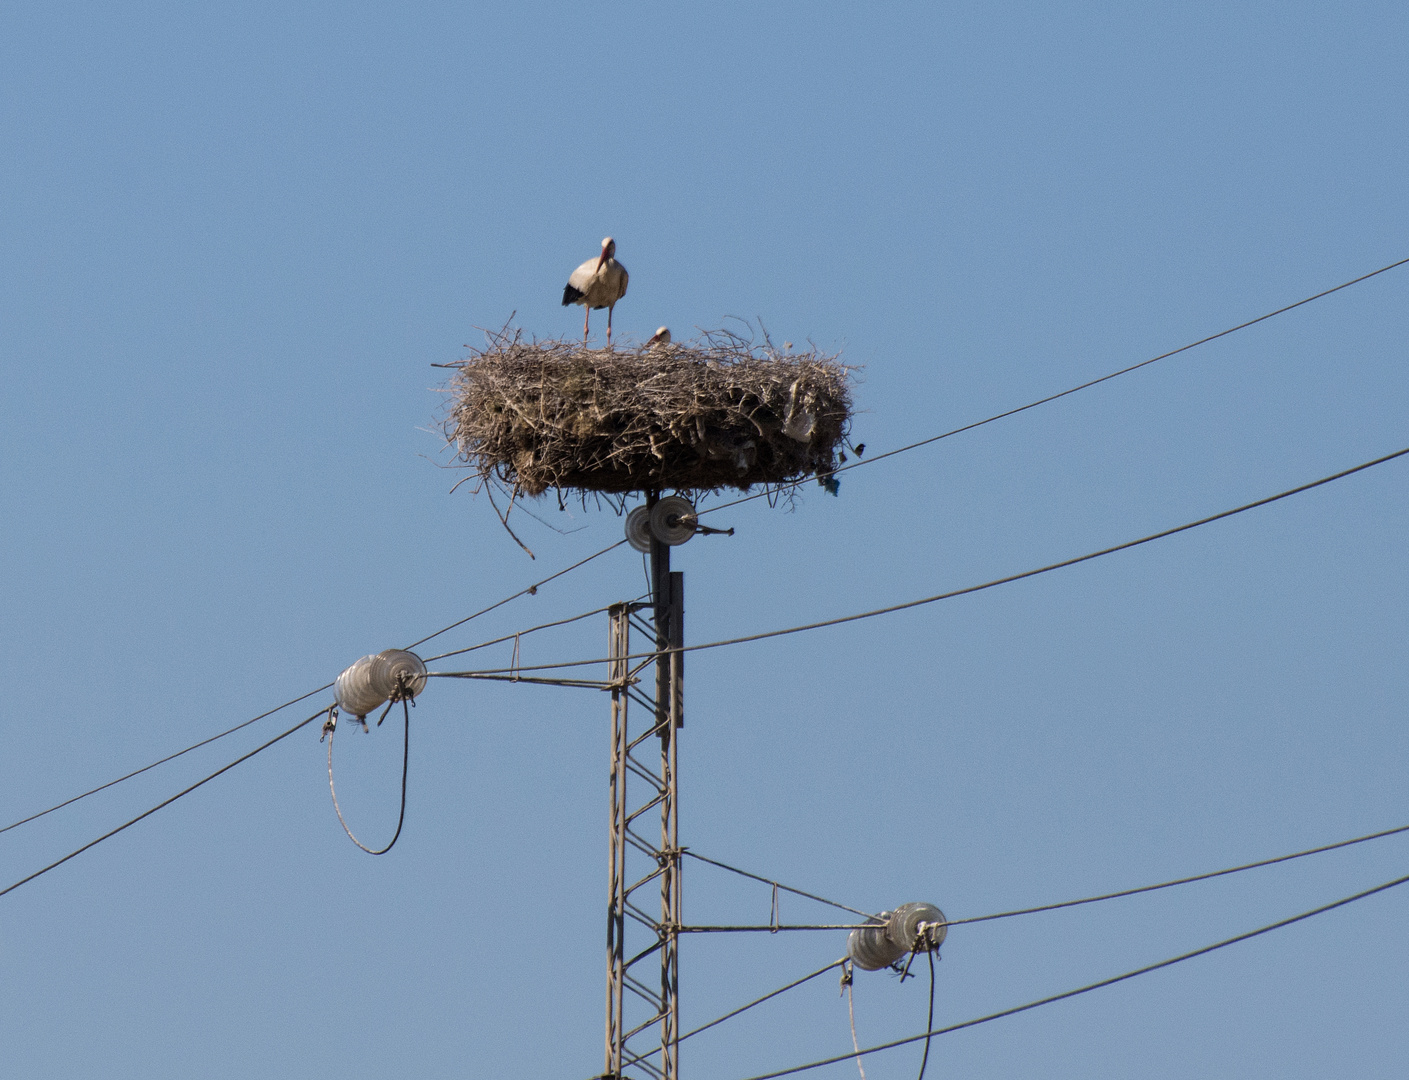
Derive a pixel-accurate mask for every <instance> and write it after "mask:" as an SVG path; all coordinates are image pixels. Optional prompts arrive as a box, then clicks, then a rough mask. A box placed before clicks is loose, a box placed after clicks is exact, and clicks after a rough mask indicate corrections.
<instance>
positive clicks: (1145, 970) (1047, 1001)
mask: <svg viewBox="0 0 1409 1080" xmlns="http://www.w3.org/2000/svg"><path fill="white" fill-rule="evenodd" d="M1406 882H1409V874H1406V875H1405V876H1404V877H1399V878H1395V879H1394V880H1393V881H1386V882H1385V883H1384V884H1382V885H1376V886H1374V887H1373V888H1370V889H1365V890H1364V891H1363V892H1358V893H1355V894H1353V895H1351V896H1346V897H1342V898H1341V899H1340V900H1335V901H1332V902H1331V903H1329V904H1323V905H1321V906H1320V907H1317V908H1312V909H1311V910H1310V911H1303V912H1302V913H1301V914H1300V915H1293V916H1291V917H1290V918H1286V919H1279V920H1278V921H1277V922H1274V923H1269V924H1268V925H1266V926H1260V927H1258V928H1257V929H1256V930H1249V931H1247V932H1246V933H1242V934H1237V935H1235V936H1233V937H1230V938H1224V939H1223V940H1222V941H1216V942H1214V943H1213V944H1212V945H1205V946H1203V947H1202V948H1199V949H1193V950H1191V951H1190V952H1186V953H1180V954H1179V955H1178V956H1171V957H1170V958H1169V959H1168V960H1160V961H1159V962H1158V963H1154V964H1146V965H1145V966H1144V967H1139V968H1136V969H1135V970H1133V971H1127V972H1124V973H1123V974H1120V975H1112V976H1111V977H1110V978H1107V979H1101V980H1100V981H1098V982H1093V983H1087V984H1086V985H1085V986H1079V987H1077V988H1076V989H1075V990H1065V991H1063V992H1062V993H1060V994H1052V995H1051V996H1049V997H1044V998H1038V999H1037V1000H1036V1001H1029V1002H1028V1003H1027V1004H1025V1005H1015V1006H1013V1007H1012V1008H1010V1009H1003V1010H1002V1011H1000V1012H995V1013H989V1014H988V1015H987V1016H979V1017H975V1018H974V1019H972V1020H965V1021H962V1022H961V1023H958V1024H950V1025H949V1026H947V1027H942V1028H933V1029H931V1030H928V1031H923V1032H921V1033H920V1034H919V1035H911V1036H909V1037H908V1038H904V1039H895V1040H892V1041H891V1042H886V1043H880V1044H879V1045H877V1046H871V1047H868V1048H867V1049H865V1050H862V1051H861V1053H863V1054H874V1053H878V1052H880V1051H881V1050H891V1049H894V1048H895V1047H897V1046H906V1045H908V1044H910V1043H917V1042H920V1041H921V1040H922V1039H930V1038H933V1037H934V1036H937V1035H948V1034H949V1033H950V1032H952V1031H962V1030H963V1029H965V1028H971V1027H977V1026H978V1025H979V1024H986V1023H988V1022H989V1021H990V1020H1001V1019H1002V1018H1003V1017H1005V1016H1015V1015H1016V1014H1018V1013H1021V1012H1027V1011H1028V1010H1029V1009H1036V1008H1038V1007H1040V1006H1042V1005H1051V1004H1053V1003H1054V1002H1057V1001H1065V1000H1066V999H1068V998H1074V997H1077V996H1078V995H1081V994H1087V993H1090V992H1091V991H1092V990H1100V989H1101V988H1103V987H1106V986H1114V985H1115V984H1116V983H1119V982H1124V981H1125V980H1127V979H1133V978H1135V977H1136V976H1138V975H1148V974H1149V973H1150V972H1152V971H1159V970H1160V969H1161V968H1167V967H1172V966H1173V965H1175V964H1181V963H1183V962H1184V961H1185V960H1192V959H1194V957H1196V956H1204V955H1206V954H1208V953H1211V952H1214V951H1216V950H1218V949H1223V948H1226V947H1227V946H1229V945H1236V944H1237V943H1238V942H1240V941H1247V940H1249V939H1250V938H1255V937H1259V936H1260V935H1262V934H1267V933H1271V932H1272V931H1273V930H1280V929H1282V928H1283V927H1285V926H1291V925H1292V924H1294V923H1299V922H1301V921H1302V920H1303V919H1310V918H1312V917H1313V916H1315V915H1323V914H1325V913H1326V912H1328V911H1334V910H1335V909H1336V908H1340V907H1345V906H1346V905H1347V904H1353V903H1355V902H1356V901H1357V900H1364V899H1365V898H1366V897H1369V896H1374V895H1375V894H1376V893H1382V892H1385V891H1387V890H1389V889H1393V888H1396V887H1398V886H1400V885H1403V884H1405V883H1406ZM853 1056H855V1055H853V1054H841V1055H839V1056H837V1057H830V1058H824V1059H823V1060H821V1061H812V1062H809V1063H808V1064H806V1065H795V1066H793V1067H792V1068H790V1069H779V1070H777V1071H776V1072H768V1073H760V1074H758V1075H757V1076H751V1077H749V1078H748V1080H776V1078H777V1077H780V1076H792V1075H793V1074H795V1073H800V1072H807V1071H808V1070H809V1069H819V1068H821V1067H822V1066H824V1065H835V1064H837V1063H838V1062H841V1061H847V1060H849V1059H850V1058H852V1057H853Z"/></svg>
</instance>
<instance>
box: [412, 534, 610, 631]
mask: <svg viewBox="0 0 1409 1080" xmlns="http://www.w3.org/2000/svg"><path fill="white" fill-rule="evenodd" d="M624 543H626V540H625V539H621V540H618V541H617V542H616V543H615V544H608V545H607V546H606V547H604V548H603V549H602V550H601V551H597V552H593V553H592V554H591V555H588V556H587V558H585V559H579V560H578V561H577V562H575V563H573V564H572V565H571V566H569V567H566V568H564V569H562V570H559V571H558V572H557V573H556V574H549V575H548V576H547V577H545V578H544V579H543V580H542V581H535V582H534V583H533V584H532V585H529V586H527V587H526V588H523V589H520V590H519V591H518V592H516V593H514V594H513V595H512V596H506V597H504V599H502V600H500V601H498V602H497V603H494V604H490V605H489V606H488V607H487V608H481V609H480V610H479V611H476V612H475V613H474V614H473V615H466V616H465V617H464V618H463V619H460V620H458V621H456V622H453V623H451V624H450V625H449V626H443V627H441V628H440V629H439V630H437V631H436V632H435V633H434V634H427V635H426V636H425V637H423V638H421V639H420V640H419V641H413V642H411V644H410V645H407V646H406V647H407V648H408V649H414V648H415V647H416V646H417V645H424V644H425V643H426V642H427V641H430V640H431V639H432V638H438V637H440V635H441V634H444V633H447V632H449V631H451V630H454V629H455V628H456V627H457V626H464V625H465V623H467V622H470V621H471V620H473V619H478V618H479V617H480V616H481V615H488V614H489V613H490V612H491V611H493V610H494V609H495V608H501V607H503V606H504V605H505V604H507V603H509V602H510V601H511V600H517V599H518V598H519V597H520V596H531V595H533V594H534V593H536V592H537V591H538V590H539V588H540V587H541V586H543V585H547V584H548V582H550V581H554V580H556V579H557V578H560V577H562V576H563V575H564V574H570V573H572V572H573V571H574V570H576V569H577V568H578V567H579V566H586V565H587V564H588V563H590V562H591V561H592V560H593V559H596V558H599V557H600V556H602V555H605V554H606V553H607V552H609V551H615V550H616V549H617V548H619V547H621V545H622V544H624Z"/></svg>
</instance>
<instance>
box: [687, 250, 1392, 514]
mask: <svg viewBox="0 0 1409 1080" xmlns="http://www.w3.org/2000/svg"><path fill="white" fill-rule="evenodd" d="M1406 263H1409V259H1400V260H1399V261H1398V262H1392V263H1390V264H1389V265H1388V266H1382V267H1380V268H1379V269H1378V270H1371V271H1370V272H1369V273H1368V274H1361V275H1360V276H1359V277H1357V278H1352V279H1351V280H1350V281H1345V282H1342V283H1341V284H1339V285H1336V286H1334V287H1332V288H1329V289H1324V290H1322V291H1321V292H1318V293H1316V294H1315V295H1314V296H1308V297H1306V298H1305V299H1304V300H1298V301H1297V302H1296V303H1294V304H1288V305H1286V307H1280V308H1278V309H1277V310H1276V311H1269V312H1268V313H1267V314H1266V315H1259V316H1258V317H1257V318H1255V319H1249V320H1248V321H1247V322H1243V323H1239V324H1238V325H1237V326H1231V327H1229V328H1228V329H1227V330H1220V331H1219V332H1218V333H1216V334H1210V335H1209V336H1208V337H1203V338H1199V340H1198V341H1191V342H1190V343H1189V344H1188V345H1181V346H1180V347H1179V348H1177V349H1171V350H1170V351H1169V352H1166V353H1160V354H1159V355H1158V356H1152V357H1150V359H1148V360H1142V361H1140V362H1139V363H1138V364H1131V365H1130V366H1129V367H1123V368H1121V369H1120V370H1119V371H1112V372H1111V373H1110V374H1108V375H1102V376H1100V377H1099V378H1096V379H1090V380H1088V381H1087V382H1084V383H1081V384H1080V385H1078V386H1073V387H1070V388H1069V389H1066V390H1062V391H1060V392H1058V393H1055V394H1048V395H1047V396H1046V397H1043V398H1038V399H1037V400H1036V401H1030V402H1028V403H1027V404H1026V405H1019V406H1018V407H1017V408H1014V409H1007V410H1005V411H1003V412H1000V413H995V414H994V415H993V416H989V417H987V418H985V419H983V420H975V421H974V422H973V423H971V424H965V425H964V426H963V427H957V428H954V429H952V430H950V431H946V432H943V433H942V434H940V435H931V436H930V437H929V438H927V439H921V440H919V441H918V442H913V443H910V444H909V445H907V446H901V447H899V448H897V449H895V450H888V451H886V452H885V453H884V454H876V455H874V456H872V457H868V458H866V459H865V460H857V461H854V462H852V463H851V464H850V465H842V466H841V467H840V468H837V469H833V470H832V471H831V472H830V473H828V474H827V475H829V476H836V475H837V473H844V472H848V471H850V470H851V469H859V468H860V467H861V466H862V465H874V464H875V463H876V462H878V461H884V460H885V459H886V458H891V457H895V455H897V454H904V453H906V452H907V451H910V450H916V449H918V448H920V447H921V446H929V445H930V443H936V442H939V441H940V440H941V439H947V438H949V437H950V436H953V435H961V434H963V433H964V432H966V431H972V430H973V429H974V428H980V427H983V426H984V425H985V424H991V423H993V422H994V421H995V420H1004V419H1007V418H1008V417H1009V416H1016V415H1017V414H1018V413H1021V412H1027V410H1028V409H1035V408H1037V407H1038V406H1039V405H1046V404H1047V403H1049V402H1052V401H1056V400H1058V399H1059V398H1064V397H1067V396H1068V395H1070V394H1075V393H1077V392H1078V391H1081V390H1087V389H1089V388H1090V387H1093V386H1098V385H1100V384H1101V383H1103V382H1109V381H1110V380H1111V379H1116V378H1119V377H1120V376H1121V375H1128V374H1130V372H1132V371H1139V370H1140V369H1141V368H1143V367H1149V366H1150V365H1151V364H1155V363H1158V362H1159V361H1161V360H1167V359H1169V358H1170V357H1171V356H1178V355H1179V354H1180V353H1183V352H1188V351H1189V350H1190V349H1196V348H1198V347H1199V346H1200V345H1207V344H1208V343H1209V342H1210V341H1217V340H1218V339H1219V338H1222V337H1227V336H1228V335H1229V334H1235V333H1237V332H1238V331H1239V330H1246V329H1247V328H1248V327H1249V326H1256V325H1257V324H1258V323H1261V322H1266V321H1267V320H1268V319H1272V318H1275V317H1276V316H1278V315H1282V314H1285V313H1286V312H1288V311H1291V310H1293V309H1294V308H1299V307H1301V306H1302V305H1304V304H1309V303H1311V302H1312V301H1313V300H1320V299H1321V298H1322V297H1323V296H1330V295H1331V294H1332V293H1335V292H1340V291H1341V290H1342V289H1348V288H1350V287H1351V286H1352V285H1358V284H1360V282H1362V281H1368V280H1369V279H1370V278H1372V277H1375V276H1377V275H1379V274H1383V273H1385V272H1386V271H1388V270H1393V269H1394V268H1395V267H1398V266H1403V265H1405V264H1406ZM770 494H772V492H771V491H769V490H763V491H756V492H754V493H753V494H752V495H745V496H743V497H742V498H739V499H734V500H732V501H731V502H727V503H721V504H720V505H718V506H711V507H709V508H707V509H704V510H700V511H699V513H700V514H712V513H714V511H716V510H725V509H728V508H729V507H731V506H738V505H740V504H741V503H746V502H752V501H753V500H754V499H761V498H764V497H765V496H767V495H770Z"/></svg>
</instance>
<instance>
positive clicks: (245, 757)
mask: <svg viewBox="0 0 1409 1080" xmlns="http://www.w3.org/2000/svg"><path fill="white" fill-rule="evenodd" d="M327 711H328V710H327V709H319V710H318V711H317V712H316V713H314V714H313V715H312V716H310V717H309V718H308V719H307V720H300V721H299V722H298V723H297V724H295V725H294V726H293V727H291V728H289V729H288V730H287V731H285V732H284V733H283V734H281V735H275V736H274V738H272V739H270V740H269V741H268V742H265V743H261V744H260V745H259V746H256V747H255V748H254V749H253V750H251V751H250V752H249V753H247V754H242V755H241V756H239V757H237V758H236V759H235V760H234V761H232V762H230V764H228V765H223V766H221V767H220V768H218V769H216V770H215V772H213V773H211V774H210V775H209V776H207V777H206V778H205V779H203V780H197V781H196V782H195V783H194V784H192V785H191V786H190V787H187V788H182V789H181V790H180V791H178V792H177V793H176V794H175V795H173V796H171V798H169V799H164V800H162V801H161V802H159V803H157V804H156V806H154V807H152V808H151V809H150V810H144V811H143V812H142V813H140V814H138V815H137V816H136V817H135V818H132V819H131V820H130V821H125V822H123V823H122V824H121V825H119V826H118V827H117V828H116V829H110V830H108V831H107V832H105V833H104V834H103V835H102V836H100V837H98V838H97V839H96V840H90V841H88V843H86V844H84V845H83V846H82V847H81V848H76V849H75V850H73V851H70V852H69V853H68V854H67V855H65V856H64V857H63V858H62V859H56V860H55V861H54V862H51V863H50V864H49V865H48V866H46V867H44V868H43V869H41V870H36V871H35V872H34V873H32V874H30V875H29V876H28V877H22V878H20V880H19V881H16V882H15V883H14V884H13V885H7V886H5V888H3V889H0V896H4V895H5V894H6V893H11V892H14V891H15V890H16V889H18V888H19V887H20V886H21V885H26V884H28V883H29V882H31V881H33V880H34V879H35V878H37V877H40V876H42V875H44V874H47V873H48V872H49V871H50V870H53V869H54V868H55V867H59V866H62V865H63V864H64V863H66V862H68V861H69V860H70V859H72V858H74V857H75V856H78V855H82V854H83V853H84V852H85V851H87V850H88V849H89V848H91V847H96V846H97V845H99V844H101V843H102V842H103V841H104V840H107V839H109V838H111V837H114V836H116V835H117V834H118V833H120V832H122V831H123V830H124V829H126V828H128V827H130V826H132V825H136V824H137V822H139V821H141V820H142V819H143V818H148V817H151V816H152V815H153V814H155V813H156V812H157V811H158V810H161V809H163V808H164V807H167V806H170V805H171V804H172V803H174V802H175V801H176V800H177V799H180V798H182V797H183V796H186V795H189V794H190V793H191V792H193V791H195V790H196V788H198V787H201V786H202V785H203V784H208V783H210V782H211V781H212V780H214V779H215V778H216V777H217V776H220V775H222V774H223V773H227V772H229V771H230V770H231V769H233V768H234V767H235V766H236V765H239V764H241V763H243V762H246V761H248V760H249V759H250V758H252V757H254V756H255V754H258V753H261V752H262V751H265V750H268V749H269V748H270V747H271V746H273V745H274V744H275V743H276V742H280V741H281V740H283V739H287V738H288V737H289V736H290V735H292V734H293V733H294V732H295V731H298V730H299V729H300V728H305V727H307V726H308V725H309V724H311V723H313V721H315V720H317V719H318V717H320V716H322V715H323V714H324V713H326V712H327Z"/></svg>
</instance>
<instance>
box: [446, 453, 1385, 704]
mask: <svg viewBox="0 0 1409 1080" xmlns="http://www.w3.org/2000/svg"><path fill="white" fill-rule="evenodd" d="M1406 454H1409V447H1405V448H1404V449H1403V450H1396V451H1395V452H1394V453H1392V454H1385V455H1384V456H1383V457H1378V458H1375V459H1374V460H1372V461H1366V462H1364V463H1362V464H1360V465H1356V466H1354V467H1352V468H1349V469H1343V470H1341V471H1340V472H1338V473H1332V474H1331V475H1330V476H1323V477H1322V478H1321V479H1319V480H1313V481H1311V482H1310V483H1308V484H1301V485H1299V486H1297V487H1294V488H1289V489H1288V490H1286V491H1283V492H1279V493H1278V494H1276V495H1269V496H1267V497H1266V498H1263V499H1257V500H1256V501H1254V502H1250V503H1244V504H1243V505H1242V506H1236V507H1234V508H1233V509H1231V510H1224V511H1222V512H1220V513H1217V514H1211V515H1210V516H1208V517H1204V518H1200V519H1198V520H1197V521H1190V522H1187V523H1185V524H1183V525H1176V526H1174V527H1173V528H1172V529H1163V530H1161V531H1160V532H1157V533H1151V534H1150V535H1148V536H1142V537H1140V538H1139V539H1136V540H1127V541H1125V542H1124V543H1122V544H1116V545H1114V546H1113V547H1108V548H1102V549H1101V550H1100V551H1092V552H1088V553H1087V554H1085V555H1077V556H1075V557H1073V558H1070V559H1063V560H1061V561H1060V562H1054V563H1048V564H1047V565H1046V566H1039V567H1037V568H1036V569H1035V570H1024V571H1022V572H1021V573H1017V574H1009V575H1007V576H1005V577H1000V578H994V579H993V580H992V581H985V582H983V583H982V584H980V585H969V586H966V587H964V588H962V589H952V590H950V591H949V592H943V593H938V594H936V595H935V596H926V597H923V598H921V599H919V600H907V601H905V602H904V603H900V604H891V605H889V606H887V607H882V608H875V609H873V610H871V611H862V612H859V613H857V614H855V615H839V616H837V617H836V618H834V619H822V620H820V621H818V622H812V623H805V624H803V625H802V626H790V627H787V628H785V629H782V630H765V631H763V632H761V633H757V634H748V635H745V636H744V637H736V638H726V639H725V640H723V641H710V642H706V643H704V644H702V645H682V646H675V647H673V648H669V649H662V650H659V651H656V652H649V653H635V654H632V655H630V656H619V657H614V658H613V657H600V658H598V659H595V660H566V661H563V662H561V663H557V664H537V665H531V666H524V667H519V668H515V669H513V670H516V671H550V670H557V669H561V668H570V667H588V666H591V665H594V664H606V663H609V662H611V661H612V660H613V659H615V660H617V661H622V660H650V659H652V658H656V657H660V656H665V655H667V654H669V653H677V652H678V653H686V652H698V651H700V650H703V649H718V648H722V647H724V646H726V645H743V644H746V643H748V642H752V641H763V640H766V639H768V638H776V637H784V636H785V635H788V634H800V633H802V632H803V631H806V630H820V629H822V628H823V627H827V626H840V625H842V624H844V623H851V622H858V621H859V620H861V619H872V618H875V617H876V616H878V615H890V614H892V613H894V612H897V611H908V610H909V609H910V608H917V607H923V606H925V605H926V604H934V603H937V602H939V601H941V600H952V599H954V598H955V597H957V596H967V595H969V594H970V593H976V592H983V591H984V590H985V589H992V588H995V587H997V586H999V585H1008V584H1011V583H1012V582H1014V581H1022V580H1024V579H1025V578H1031V577H1037V576H1038V575H1039V574H1046V573H1050V572H1051V571H1053V570H1061V569H1063V568H1065V567H1068V566H1076V565H1077V564H1078V563H1084V562H1090V561H1091V560H1092V559H1099V558H1101V557H1102V556H1105V555H1113V554H1115V553H1116V552H1118V551H1126V550H1128V549H1129V548H1134V547H1139V546H1140V545H1141V544H1148V543H1150V542H1151V541H1154V540H1163V539H1164V538H1165V537H1169V536H1174V535H1176V534H1178V533H1182V532H1188V531H1189V530H1190V529H1197V528H1198V527H1199V526H1201V525H1209V524H1211V523H1213V522H1215V521H1222V520H1223V519H1224V518H1229V517H1233V516H1234V515H1236V514H1241V513H1244V512H1246V511H1248V510H1255V509H1257V508H1258V507H1260V506H1267V505H1269V504H1270V503H1274V502H1278V501H1279V500H1281V499H1287V498H1290V497H1291V496H1293V495H1300V494H1302V493H1303V492H1306V491H1310V490H1312V489H1313V488H1318V487H1321V486H1322V485H1323V484H1329V483H1332V482H1333V481H1336V480H1343V479H1344V478H1345V477H1347V476H1353V475H1354V474H1355V473H1359V472H1364V471H1365V470H1366V469H1371V468H1374V467H1375V466H1376V465H1383V464H1385V462H1388V461H1393V460H1395V459H1396V458H1401V457H1403V456H1404V455H1406ZM509 670H510V669H508V668H491V669H488V670H485V671H430V672H427V673H426V674H427V676H428V677H433V678H442V679H453V678H478V677H484V676H486V675H495V674H501V673H504V672H507V671H509Z"/></svg>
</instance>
